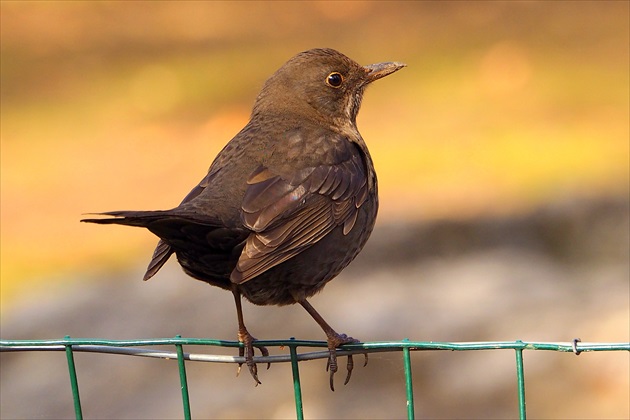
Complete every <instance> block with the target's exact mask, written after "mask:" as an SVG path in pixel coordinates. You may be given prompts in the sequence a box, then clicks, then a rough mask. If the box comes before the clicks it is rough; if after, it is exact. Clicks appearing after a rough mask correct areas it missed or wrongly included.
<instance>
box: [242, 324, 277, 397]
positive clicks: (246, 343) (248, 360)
mask: <svg viewBox="0 0 630 420" xmlns="http://www.w3.org/2000/svg"><path fill="white" fill-rule="evenodd" d="M238 341H240V342H241V343H243V346H242V347H239V348H238V355H239V356H240V357H245V364H246V365H247V368H248V369H249V373H250V374H251V375H252V378H254V381H255V382H256V386H258V385H259V384H262V382H260V380H259V379H258V367H257V366H256V363H255V362H254V342H255V341H256V338H255V337H254V336H252V335H251V334H250V333H249V332H247V331H244V332H242V331H239V333H238ZM256 347H257V348H258V350H260V353H261V354H262V355H263V357H267V356H269V350H267V348H266V347H264V346H256ZM242 366H243V363H239V364H238V369H237V371H236V376H238V375H239V374H240V373H241V367H242ZM270 367H271V363H267V369H269V368H270Z"/></svg>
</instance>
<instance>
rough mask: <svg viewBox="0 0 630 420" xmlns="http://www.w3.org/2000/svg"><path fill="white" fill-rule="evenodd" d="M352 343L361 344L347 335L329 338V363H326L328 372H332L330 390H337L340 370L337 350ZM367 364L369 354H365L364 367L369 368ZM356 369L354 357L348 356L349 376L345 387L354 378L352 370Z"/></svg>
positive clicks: (335, 335) (347, 367)
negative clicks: (335, 382)
mask: <svg viewBox="0 0 630 420" xmlns="http://www.w3.org/2000/svg"><path fill="white" fill-rule="evenodd" d="M352 343H359V340H357V339H355V338H352V337H348V336H347V335H345V334H334V335H330V336H329V337H328V352H329V355H328V361H327V363H326V371H327V372H330V390H331V391H334V390H335V384H334V376H335V373H336V372H337V370H338V365H337V348H338V347H339V346H342V345H344V344H352ZM367 362H368V356H367V353H365V363H364V365H363V366H367ZM353 369H354V360H353V359H352V355H351V354H349V355H348V363H347V364H346V370H347V371H348V373H347V375H346V379H345V381H344V383H343V384H344V385H347V384H348V382H350V377H351V376H352V370H353Z"/></svg>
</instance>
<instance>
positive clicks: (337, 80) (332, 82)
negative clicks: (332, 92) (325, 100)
mask: <svg viewBox="0 0 630 420" xmlns="http://www.w3.org/2000/svg"><path fill="white" fill-rule="evenodd" d="M342 83H343V76H342V75H341V73H337V72H336V71H334V72H332V73H330V74H329V75H328V77H326V84H327V85H328V86H330V87H334V88H338V87H339V86H341V84H342Z"/></svg>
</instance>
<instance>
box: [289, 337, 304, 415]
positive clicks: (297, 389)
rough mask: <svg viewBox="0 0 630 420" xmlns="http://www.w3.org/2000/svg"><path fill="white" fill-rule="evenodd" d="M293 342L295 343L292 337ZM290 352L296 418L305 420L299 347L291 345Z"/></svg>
mask: <svg viewBox="0 0 630 420" xmlns="http://www.w3.org/2000/svg"><path fill="white" fill-rule="evenodd" d="M291 341H295V338H294V337H291ZM289 352H290V353H291V370H292V371H293V395H294V397H295V398H294V399H295V418H296V419H297V420H304V407H303V405H302V385H301V383H300V367H299V366H298V359H297V346H296V345H294V344H289Z"/></svg>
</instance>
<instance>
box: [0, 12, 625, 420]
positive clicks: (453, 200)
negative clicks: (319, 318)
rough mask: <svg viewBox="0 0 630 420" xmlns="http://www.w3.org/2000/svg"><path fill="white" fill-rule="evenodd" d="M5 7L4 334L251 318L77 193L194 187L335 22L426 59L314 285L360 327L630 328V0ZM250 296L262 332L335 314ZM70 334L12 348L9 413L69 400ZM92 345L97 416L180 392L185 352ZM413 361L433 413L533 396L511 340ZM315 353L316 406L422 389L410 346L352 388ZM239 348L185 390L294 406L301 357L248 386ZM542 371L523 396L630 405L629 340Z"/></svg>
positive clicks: (389, 110)
mask: <svg viewBox="0 0 630 420" xmlns="http://www.w3.org/2000/svg"><path fill="white" fill-rule="evenodd" d="M0 7H1V13H0V18H1V51H0V52H1V101H2V102H1V113H2V114H1V203H0V204H1V216H0V217H1V232H0V235H1V236H0V240H1V248H0V257H1V265H0V266H1V316H2V323H1V329H2V331H1V332H2V338H3V339H26V338H30V339H43V338H61V337H63V336H65V335H71V336H73V337H99V338H107V339H129V338H149V337H172V336H174V335H176V334H181V335H182V336H193V337H209V338H219V339H226V340H233V339H235V338H236V316H235V310H234V307H233V306H234V305H233V300H232V297H231V295H230V294H229V293H225V292H223V291H221V290H219V289H215V288H210V287H208V286H207V285H205V284H203V283H201V282H197V281H193V280H192V279H190V278H187V277H186V276H185V275H184V274H183V273H182V272H181V270H180V269H179V267H178V265H177V263H176V261H175V259H173V260H172V261H170V262H169V264H167V266H166V267H165V268H164V269H163V270H162V271H161V272H160V274H158V275H157V276H156V277H155V278H154V279H152V280H151V281H150V282H148V283H144V282H142V281H141V278H142V274H143V271H144V268H145V267H146V264H147V263H148V261H149V258H150V256H151V253H152V250H153V246H154V245H155V243H156V239H155V238H154V237H153V236H152V235H151V234H150V233H148V232H145V231H142V230H139V229H131V228H125V227H102V226H92V225H85V224H80V223H79V219H80V218H81V217H82V214H84V213H88V212H98V211H107V210H119V209H134V210H135V209H138V210H139V209H166V208H171V207H173V206H175V205H177V204H178V203H179V201H180V200H181V198H182V197H183V196H184V195H185V194H186V193H187V192H188V191H189V190H190V189H191V187H192V186H194V185H195V184H196V183H197V182H198V181H199V180H200V179H201V178H202V177H203V175H204V174H205V172H206V170H207V168H208V167H209V165H210V163H211V161H212V159H213V158H214V156H215V155H216V153H218V151H219V150H220V149H221V148H222V147H223V146H224V145H225V143H226V142H227V141H229V139H230V138H231V137H232V136H233V135H234V134H236V133H237V132H238V131H239V129H240V128H241V127H242V126H243V125H245V123H246V122H247V120H248V116H249V112H250V109H251V105H252V104H253V101H254V99H255V97H256V95H257V93H258V90H259V88H260V87H261V85H262V83H263V82H264V80H265V79H266V78H267V77H268V76H269V75H271V74H272V73H273V72H274V71H275V70H276V69H277V68H278V67H280V66H281V65H282V64H283V63H284V62H285V61H286V60H288V59H289V58H290V57H291V56H293V55H294V54H296V53H297V52H300V51H303V50H306V49H309V48H313V47H332V48H335V49H337V50H339V51H341V52H343V53H345V54H346V55H348V56H349V57H351V58H353V59H354V60H356V61H358V62H359V63H361V64H370V63H375V62H380V61H401V62H405V63H407V64H408V67H407V68H405V69H404V70H402V71H401V72H399V73H396V74H395V75H393V76H391V77H388V78H386V79H384V80H383V81H379V82H378V83H375V84H374V85H373V86H371V87H370V88H369V89H368V91H367V93H366V96H365V98H364V101H363V107H362V110H361V112H360V113H359V118H358V125H359V129H360V131H361V133H362V135H363V137H364V138H365V140H366V142H367V144H368V146H369V147H370V151H371V154H372V157H373V159H374V162H375V166H376V169H377V172H378V175H379V184H380V188H379V189H380V196H381V208H380V214H379V220H378V224H377V228H376V230H375V232H374V234H373V236H372V239H371V240H370V242H369V243H368V245H367V246H366V249H365V250H364V252H363V253H362V254H361V255H360V256H359V257H358V258H357V260H356V261H355V262H354V263H353V264H352V265H351V266H350V267H349V268H348V269H347V270H346V271H345V272H344V273H342V274H341V275H340V276H339V277H338V278H337V279H336V280H335V281H333V282H331V283H330V284H329V285H328V286H327V287H326V289H325V291H324V292H323V293H322V294H320V295H318V296H317V297H315V298H314V299H313V304H314V306H315V307H316V308H318V310H319V311H320V312H321V313H322V314H323V316H324V317H325V318H326V319H327V320H328V322H329V323H331V324H332V325H333V326H334V327H335V328H336V329H337V330H338V331H340V332H347V333H348V334H349V335H352V336H354V337H357V338H360V339H362V340H364V341H381V340H400V339H402V338H404V337H409V338H410V339H411V340H417V341H420V340H422V341H425V340H426V341H430V340H433V341H481V340H483V341H487V340H514V339H522V340H532V341H571V340H572V339H573V338H576V337H580V338H581V339H582V340H583V341H602V342H628V341H629V340H630V337H629V336H630V321H629V317H630V312H629V311H630V309H629V308H630V302H629V299H630V297H629V296H630V290H629V276H630V269H629V252H630V246H629V242H630V240H629V233H628V232H629V229H630V222H629V204H628V201H629V193H628V188H629V126H630V121H629V113H630V111H629V90H630V87H629V76H628V75H629V71H630V68H629V56H630V55H629V46H628V45H629V41H630V40H629V32H630V24H629V3H628V2H618V1H610V2H608V1H596V2H595V1H594V2H588V1H579V2H571V1H565V2H495V1H493V2H354V1H353V2H269V3H267V2H169V1H163V2H106V1H104V2H56V1H50V2H11V1H3V2H2V3H1V4H0ZM244 311H245V317H246V318H245V319H246V322H247V323H248V327H249V329H250V331H251V332H252V334H253V335H255V336H257V337H258V338H261V339H280V338H288V337H291V336H295V337H296V338H300V339H317V340H323V339H324V337H323V334H322V332H321V330H320V329H319V327H318V326H317V325H316V324H315V322H313V321H312V319H310V317H309V316H308V315H307V314H306V313H305V312H304V311H303V309H301V308H298V307H283V308H277V307H254V306H253V305H250V304H245V307H244ZM248 320H249V321H248ZM187 350H189V351H195V350H196V351H207V350H209V349H205V348H202V349H187ZM225 351H226V354H232V353H233V352H232V350H229V349H227V350H225ZM64 357H65V356H64V355H63V354H62V353H46V354H42V353H12V354H7V353H4V354H2V356H1V359H2V360H1V361H2V363H1V369H2V370H1V378H0V385H1V391H2V392H1V393H0V402H1V404H0V406H1V408H0V417H2V418H33V417H39V418H64V417H73V415H74V413H73V409H72V398H71V394H70V386H69V381H68V377H67V368H66V364H65V359H64ZM75 357H76V359H77V365H78V372H79V384H80V387H81V396H82V400H83V404H84V415H86V416H87V417H92V418H178V417H181V415H182V414H181V401H180V399H181V397H180V393H179V382H178V379H177V368H176V364H175V363H172V362H166V361H156V360H137V359H136V358H129V357H121V356H111V355H96V354H78V355H76V356H75ZM128 359H131V360H128ZM413 363H414V379H415V382H416V415H417V416H418V417H421V418H422V417H425V418H427V417H430V418H476V417H485V418H506V417H516V416H517V413H518V410H517V401H516V378H515V372H514V354H513V352H511V351H505V352H502V351H491V352H465V353H450V352H449V353H446V352H422V353H414V354H413ZM324 368H325V362H323V361H321V360H320V361H313V362H306V363H302V364H301V369H302V379H303V381H304V390H303V392H304V404H305V415H306V417H307V418H359V417H360V418H401V417H404V416H405V415H406V409H405V395H404V380H403V371H402V362H401V360H400V355H399V354H381V355H379V354H375V355H373V356H371V357H370V364H369V365H368V366H367V367H366V368H360V367H358V368H357V369H355V373H354V377H353V379H352V381H351V383H350V384H349V385H347V386H345V387H343V386H341V384H340V383H338V386H337V388H338V389H337V391H336V392H335V393H331V392H330V390H329V389H328V386H327V374H326V372H325V370H324ZM235 370H236V368H235V366H233V365H223V366H218V365H214V364H200V363H190V364H188V374H189V382H190V386H191V404H192V412H193V416H194V417H196V418H287V417H288V418H290V417H292V416H294V408H293V396H292V384H291V379H290V367H289V366H284V365H274V366H272V368H271V369H270V370H268V371H267V370H264V368H262V369H261V374H260V378H261V380H262V382H263V385H261V386H259V387H257V388H254V387H253V382H252V380H251V378H249V376H248V375H247V374H244V375H241V376H240V377H238V378H235V377H234V374H235ZM525 375H526V385H527V402H528V407H527V408H528V414H529V416H530V417H532V418H536V417H538V418H628V417H629V416H630V403H629V399H628V395H629V392H630V389H629V377H630V366H629V357H628V353H627V352H618V353H612V352H611V353H594V354H582V355H580V356H579V357H575V356H572V355H569V354H556V353H547V352H526V353H525ZM338 379H339V381H338V382H340V381H341V378H338Z"/></svg>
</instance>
